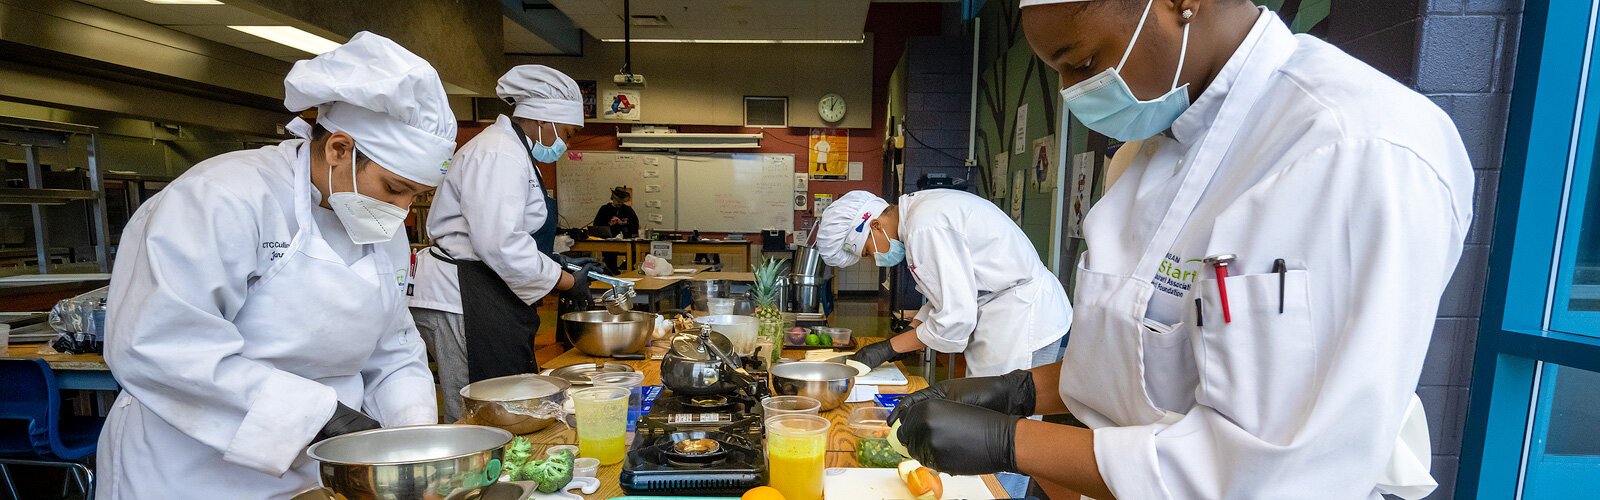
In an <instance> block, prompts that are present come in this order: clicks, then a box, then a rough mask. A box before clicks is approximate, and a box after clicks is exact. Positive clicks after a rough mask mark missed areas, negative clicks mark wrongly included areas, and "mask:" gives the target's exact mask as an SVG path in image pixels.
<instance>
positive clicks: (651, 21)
mask: <svg viewBox="0 0 1600 500" xmlns="http://www.w3.org/2000/svg"><path fill="white" fill-rule="evenodd" d="M629 19H630V20H631V21H633V25H634V27H638V28H671V27H672V23H670V22H667V16H632V17H630V18H629Z"/></svg>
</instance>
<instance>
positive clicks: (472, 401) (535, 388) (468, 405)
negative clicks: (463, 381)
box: [461, 374, 572, 434]
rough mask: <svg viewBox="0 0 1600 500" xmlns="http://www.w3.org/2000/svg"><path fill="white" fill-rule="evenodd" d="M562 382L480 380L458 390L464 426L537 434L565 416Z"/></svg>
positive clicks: (565, 384)
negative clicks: (475, 425)
mask: <svg viewBox="0 0 1600 500" xmlns="http://www.w3.org/2000/svg"><path fill="white" fill-rule="evenodd" d="M571 386H572V384H570V383H568V382H567V381H566V380H565V379H561V378H557V377H547V376H544V375H533V374H524V375H509V376H505V377H495V378H491V379H487V380H479V381H477V382H473V383H471V384H467V386H466V387H462V388H461V404H462V410H463V418H464V420H465V421H466V423H469V424H477V425H487V426H491V427H499V428H501V429H505V430H507V431H511V433H513V434H528V433H532V432H537V431H539V430H541V429H544V428H545V427H549V426H550V424H553V423H555V422H556V421H557V420H561V419H562V418H564V417H565V416H566V410H564V409H563V408H562V405H563V404H566V402H567V388H568V387H571Z"/></svg>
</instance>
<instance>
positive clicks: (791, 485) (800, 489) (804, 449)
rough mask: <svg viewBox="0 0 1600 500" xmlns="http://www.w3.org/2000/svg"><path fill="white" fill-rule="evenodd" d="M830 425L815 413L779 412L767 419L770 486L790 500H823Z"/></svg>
mask: <svg viewBox="0 0 1600 500" xmlns="http://www.w3.org/2000/svg"><path fill="white" fill-rule="evenodd" d="M831 425H832V424H831V423H830V422H828V419H826V418H822V417H819V416H816V415H797V414H790V415H779V416H777V417H774V418H772V419H769V420H767V469H768V471H769V474H768V476H769V477H770V479H769V480H768V483H767V485H768V486H772V487H773V488H777V489H778V492H779V493H783V498H785V499H787V500H819V499H821V498H822V470H823V467H824V465H825V462H826V457H827V455H828V427H830V426H831Z"/></svg>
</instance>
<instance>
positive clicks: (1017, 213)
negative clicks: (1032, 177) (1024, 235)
mask: <svg viewBox="0 0 1600 500" xmlns="http://www.w3.org/2000/svg"><path fill="white" fill-rule="evenodd" d="M1027 194H1028V171H1027V170H1017V172H1016V175H1014V176H1012V178H1011V220H1012V222H1016V223H1017V225H1019V226H1020V225H1022V199H1023V198H1026V197H1027Z"/></svg>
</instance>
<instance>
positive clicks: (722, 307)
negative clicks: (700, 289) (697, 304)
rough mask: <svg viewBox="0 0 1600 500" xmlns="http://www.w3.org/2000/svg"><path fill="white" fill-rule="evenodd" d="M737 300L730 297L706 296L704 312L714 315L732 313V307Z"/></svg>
mask: <svg viewBox="0 0 1600 500" xmlns="http://www.w3.org/2000/svg"><path fill="white" fill-rule="evenodd" d="M737 304H738V301H736V300H734V299H732V298H722V297H708V298H706V312H709V313H711V314H712V315H713V316H715V315H726V314H733V308H734V306H735V305H737Z"/></svg>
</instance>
